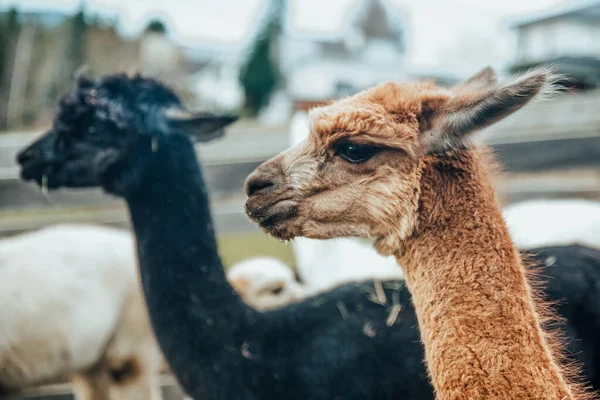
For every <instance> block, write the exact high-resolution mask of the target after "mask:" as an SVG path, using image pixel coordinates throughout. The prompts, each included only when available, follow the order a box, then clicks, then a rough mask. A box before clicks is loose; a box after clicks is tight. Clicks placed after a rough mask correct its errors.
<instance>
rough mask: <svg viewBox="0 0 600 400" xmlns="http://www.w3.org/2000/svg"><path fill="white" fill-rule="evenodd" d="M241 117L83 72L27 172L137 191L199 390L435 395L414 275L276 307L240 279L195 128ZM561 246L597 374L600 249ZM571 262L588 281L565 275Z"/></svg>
mask: <svg viewBox="0 0 600 400" xmlns="http://www.w3.org/2000/svg"><path fill="white" fill-rule="evenodd" d="M232 120H233V119H232V118H227V117H216V116H211V115H208V114H188V113H186V112H185V110H184V109H183V108H182V106H181V103H180V102H179V100H178V99H177V97H176V96H175V95H174V94H173V93H172V92H171V91H170V90H168V89H167V88H165V87H164V86H162V85H161V84H160V83H158V82H156V81H153V80H149V79H144V78H140V77H136V78H127V77H125V76H122V75H116V76H109V77H106V78H104V79H102V80H100V81H99V82H92V81H87V80H80V81H79V82H78V86H77V88H76V89H75V90H73V91H72V92H71V93H70V94H69V95H67V96H66V97H65V98H63V100H62V101H61V104H60V107H59V111H58V115H57V117H56V119H55V122H54V125H53V127H52V129H51V130H50V131H49V132H48V133H47V134H46V135H45V136H44V137H42V138H41V139H39V140H38V141H37V142H35V143H34V144H32V145H31V146H30V147H29V148H27V149H25V150H24V151H23V152H21V153H20V155H19V163H20V164H21V165H22V166H23V170H22V176H23V178H24V179H26V180H35V181H37V182H38V184H42V182H43V183H44V184H46V185H48V187H49V188H56V187H61V186H65V187H76V186H102V187H103V188H104V189H105V190H106V191H108V192H110V193H113V194H115V195H117V196H121V197H123V198H124V199H125V200H126V201H127V204H128V206H129V209H130V213H131V218H132V221H133V226H134V230H135V234H136V237H137V240H138V252H139V259H140V267H141V271H142V280H143V283H144V291H145V294H146V298H147V302H148V306H149V310H150V316H151V320H152V323H153V326H154V329H155V332H156V335H157V338H158V341H159V343H160V345H161V347H162V350H163V351H164V353H165V356H166V358H167V360H168V362H169V364H170V366H171V368H172V370H173V372H174V373H175V375H176V376H177V378H178V380H179V382H180V383H181V384H182V386H183V387H184V389H185V391H186V392H187V393H188V394H190V395H191V396H193V397H194V398H197V399H280V398H287V399H328V400H330V399H336V398H337V399H390V398H407V399H432V398H433V392H432V388H431V387H430V385H429V383H428V379H427V376H426V370H425V368H424V365H423V362H422V358H423V354H422V347H421V345H420V343H419V336H418V331H417V321H416V319H415V315H414V312H413V309H412V306H411V304H410V298H409V294H408V291H407V290H406V289H405V287H404V286H403V284H402V282H399V281H390V282H383V283H381V284H379V283H375V282H365V283H362V284H349V285H345V286H342V287H340V288H338V289H335V290H332V291H330V292H328V293H324V294H322V295H320V296H316V297H313V298H311V299H308V300H305V301H302V302H299V303H296V304H292V305H290V306H288V307H285V308H282V309H280V310H276V311H270V312H265V313H260V312H257V311H255V310H253V309H252V308H250V307H248V306H246V305H245V304H244V303H243V302H242V301H241V299H240V298H239V297H238V296H237V295H236V294H235V292H234V291H233V289H232V288H231V287H230V286H229V284H228V283H227V281H226V279H225V275H224V273H223V269H222V265H221V261H220V259H219V255H218V252H217V247H216V242H215V236H214V232H213V228H212V220H211V217H210V210H209V204H208V197H207V193H206V188H205V184H204V181H203V178H202V174H201V171H200V168H199V166H198V162H197V160H196V155H195V153H194V150H193V146H192V143H191V141H190V140H189V138H188V136H191V137H195V138H196V139H197V140H206V139H208V138H211V137H214V136H215V135H216V134H215V133H214V132H222V131H220V130H221V128H222V127H224V126H225V125H227V124H228V123H230V122H232ZM549 254H550V255H554V257H556V261H555V263H554V264H553V266H552V267H548V269H547V270H544V271H543V272H544V274H545V275H550V291H549V293H550V297H551V298H552V299H563V298H566V299H567V301H566V302H563V304H569V305H570V306H572V307H571V308H569V307H567V308H561V311H562V312H563V316H564V317H565V318H567V320H568V324H567V325H568V326H567V331H568V332H569V333H571V334H572V336H571V337H572V338H576V339H577V340H571V341H570V342H569V348H572V349H574V350H575V351H577V350H582V351H583V353H576V354H577V357H579V358H581V359H583V360H584V361H585V372H586V373H588V376H589V377H590V378H591V379H595V381H594V382H596V381H597V374H598V364H599V362H600V361H599V354H600V353H599V352H598V350H597V347H598V346H597V345H596V344H595V341H596V338H597V337H598V336H597V335H596V332H599V331H600V327H598V321H600V315H598V307H597V305H598V304H599V303H598V294H597V293H599V291H600V288H598V285H599V282H600V279H599V276H600V252H597V251H593V250H589V249H585V248H578V247H574V246H568V247H565V248H549V249H545V250H544V252H543V253H541V254H540V255H537V256H535V257H537V260H541V261H547V259H548V257H550V255H549ZM569 264H572V265H569ZM561 265H564V268H561ZM569 269H570V270H571V271H583V272H582V273H584V274H585V276H586V279H583V281H585V282H582V279H574V278H573V279H571V280H570V281H569V282H571V284H569V285H562V280H563V279H566V277H568V276H569V274H570V272H568V270H569ZM563 270H564V271H563ZM575 275H577V274H575ZM555 276H556V277H557V279H553V277H555ZM590 282H591V283H590ZM594 282H595V283H594ZM583 283H586V284H587V286H585V288H584V285H583ZM594 285H595V287H594ZM594 296H595V297H594ZM588 301H596V303H595V304H596V306H594V307H591V306H589V304H586V302H588ZM575 304H576V306H575ZM396 312H398V313H397V315H396ZM588 327H589V328H588ZM578 346H579V347H578ZM574 354H575V352H574ZM596 383H597V382H596ZM596 387H598V386H596Z"/></svg>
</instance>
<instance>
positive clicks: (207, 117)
mask: <svg viewBox="0 0 600 400" xmlns="http://www.w3.org/2000/svg"><path fill="white" fill-rule="evenodd" d="M165 116H166V117H167V121H168V125H169V127H170V128H172V129H176V130H180V131H183V132H184V133H185V134H187V135H189V136H190V137H191V138H192V139H193V140H194V141H196V142H208V141H209V140H213V139H216V138H218V137H221V136H223V135H224V134H225V131H224V129H223V128H224V127H226V126H227V125H229V124H231V123H233V122H235V121H236V120H237V119H238V117H236V116H233V115H216V114H211V113H205V112H197V113H193V112H188V111H185V110H181V109H169V110H167V111H166V112H165Z"/></svg>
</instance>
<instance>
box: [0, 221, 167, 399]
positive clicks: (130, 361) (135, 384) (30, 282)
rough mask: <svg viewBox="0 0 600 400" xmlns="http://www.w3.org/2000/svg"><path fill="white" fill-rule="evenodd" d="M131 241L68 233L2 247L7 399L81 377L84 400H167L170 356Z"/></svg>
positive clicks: (86, 231) (0, 353) (104, 232)
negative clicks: (164, 374) (161, 381)
mask: <svg viewBox="0 0 600 400" xmlns="http://www.w3.org/2000/svg"><path fill="white" fill-rule="evenodd" d="M133 249H134V246H133V239H132V237H131V235H130V234H129V233H128V232H125V231H122V230H118V229H112V228H106V227H99V226H85V225H59V226H54V227H50V228H46V229H42V230H40V231H37V232H32V233H27V234H23V235H19V236H16V237H12V238H7V239H4V240H2V241H1V242H0V389H2V390H4V391H11V390H19V389H22V388H24V387H27V386H31V385H35V384H39V383H44V382H49V381H53V380H56V379H60V378H63V377H69V376H73V381H74V383H75V387H76V392H77V393H78V396H79V398H84V399H94V400H96V399H98V400H100V399H109V398H110V399H127V400H134V399H135V400H137V399H140V400H141V399H159V398H160V397H161V395H160V391H159V387H158V378H157V374H158V373H159V370H160V368H161V366H162V356H161V354H160V351H159V350H158V346H157V344H156V343H155V341H154V336H153V333H152V330H151V329H150V324H149V321H148V316H147V312H146V307H145V304H144V301H143V297H142V293H141V288H140V286H139V284H138V278H137V273H136V271H137V269H136V259H135V255H134V251H133Z"/></svg>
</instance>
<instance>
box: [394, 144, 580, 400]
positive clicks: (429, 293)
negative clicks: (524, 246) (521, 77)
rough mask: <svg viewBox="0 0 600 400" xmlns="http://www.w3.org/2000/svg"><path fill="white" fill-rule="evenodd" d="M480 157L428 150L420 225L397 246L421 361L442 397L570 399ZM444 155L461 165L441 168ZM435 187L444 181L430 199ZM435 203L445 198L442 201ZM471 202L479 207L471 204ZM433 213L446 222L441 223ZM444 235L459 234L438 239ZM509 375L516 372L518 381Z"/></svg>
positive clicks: (423, 177)
mask: <svg viewBox="0 0 600 400" xmlns="http://www.w3.org/2000/svg"><path fill="white" fill-rule="evenodd" d="M481 157H482V155H481V153H480V152H479V151H477V150H470V151H462V152H457V153H456V154H455V155H451V156H447V157H446V158H444V159H438V158H437V157H435V156H432V157H431V159H427V161H426V164H425V165H424V167H423V172H422V177H421V179H422V182H423V183H424V184H423V185H422V187H421V190H422V192H421V213H420V219H419V221H418V222H417V225H418V226H419V228H418V229H419V231H418V234H416V235H414V236H413V237H411V238H409V239H406V240H405V242H404V246H403V251H402V252H401V253H396V255H397V258H398V261H399V262H400V263H401V264H402V265H403V266H404V269H405V273H406V282H407V285H408V288H409V290H410V291H411V294H412V299H413V302H414V304H415V308H416V309H417V310H418V312H417V315H418V318H419V326H420V328H421V335H422V338H423V341H424V342H426V343H429V344H430V346H428V347H426V351H425V354H426V359H427V365H428V367H429V369H430V371H431V373H432V375H433V376H435V377H436V383H437V385H438V387H443V388H444V394H443V395H442V396H439V397H440V399H455V398H461V396H464V397H465V398H495V399H502V398H508V397H506V396H507V393H510V398H523V399H554V398H555V399H563V398H572V397H573V393H571V392H570V390H569V388H568V386H567V385H566V384H565V382H564V380H563V377H562V375H561V373H560V369H559V366H558V364H556V361H554V360H553V358H552V356H551V354H550V352H549V351H548V350H547V347H546V346H547V344H546V343H547V341H548V338H547V336H545V335H543V334H541V333H538V332H539V331H540V325H539V322H538V312H540V310H536V309H535V308H534V307H533V306H532V304H533V295H532V291H531V288H530V287H529V285H528V284H527V281H526V278H525V274H524V271H523V268H522V266H521V260H520V257H519V254H518V253H517V251H516V249H515V247H514V246H513V245H512V243H511V241H510V238H509V234H508V230H507V228H506V226H505V225H504V221H503V220H502V216H501V214H500V209H499V207H498V206H497V205H496V203H495V202H494V198H493V196H490V195H489V193H490V192H491V186H490V184H489V182H488V180H487V172H486V171H485V169H484V168H482V167H480V165H481V161H480V158H481ZM448 158H449V159H450V161H447V160H448ZM448 163H451V164H452V165H453V167H452V168H456V169H458V170H459V171H460V173H457V174H456V175H451V173H452V172H450V173H448V172H447V171H448V167H447V165H448ZM451 171H452V170H451ZM472 182H477V184H473V183H472ZM440 187H444V188H445V189H446V190H445V191H444V192H443V193H442V194H441V196H442V197H441V198H436V197H435V196H439V195H440V194H439V190H438V188H440ZM446 194H447V195H446ZM438 202H444V204H445V207H444V209H441V208H440V207H438V206H437V205H438ZM475 209H476V210H478V213H477V214H473V213H472V211H471V210H475ZM436 221H444V222H445V223H444V225H443V226H441V227H440V226H438V225H437V224H436ZM473 226H477V227H478V229H477V230H474V229H472V228H470V227H473ZM447 237H461V241H460V242H456V241H453V242H447V243H445V245H444V244H442V243H444V240H443V238H447ZM386 251H388V252H389V251H392V250H391V249H386ZM458 293H460V296H459V295H458ZM439 299H443V300H442V301H440V300H439ZM440 315H444V316H446V317H445V318H440V317H439V316H440ZM439 332H446V334H445V335H440V334H439ZM520 332H528V333H527V334H525V335H523V334H520ZM540 365H549V366H550V368H546V369H540V368H539V366H540ZM461 374H464V375H461ZM464 376H468V377H470V379H466V380H465V378H463V377H464ZM484 376H485V377H486V378H485V380H481V377H484ZM506 376H510V377H516V376H519V385H520V386H519V387H515V386H514V383H513V382H511V380H507V379H506ZM538 382H539V383H541V382H545V384H543V385H541V384H538ZM463 385H466V387H467V388H468V389H465V386H463Z"/></svg>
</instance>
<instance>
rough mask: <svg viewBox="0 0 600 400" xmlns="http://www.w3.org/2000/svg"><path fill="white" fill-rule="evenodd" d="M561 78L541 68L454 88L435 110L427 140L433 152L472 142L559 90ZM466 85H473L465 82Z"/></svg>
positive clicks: (424, 137) (427, 144) (425, 138)
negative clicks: (497, 82) (492, 82)
mask: <svg viewBox="0 0 600 400" xmlns="http://www.w3.org/2000/svg"><path fill="white" fill-rule="evenodd" d="M556 81H557V77H556V75H554V74H553V73H552V72H551V71H550V70H547V69H537V70H532V71H530V72H529V73H527V74H525V75H522V76H520V77H517V78H516V79H515V80H513V81H511V82H508V83H505V84H501V85H492V86H489V87H487V88H481V87H479V88H478V89H474V90H473V89H471V90H460V91H458V93H454V92H453V91H450V96H449V97H448V100H447V102H446V103H445V104H444V105H443V106H442V107H438V109H437V110H435V112H434V113H432V117H431V122H430V123H429V124H428V126H429V129H428V130H423V131H422V133H423V141H424V143H425V144H426V146H427V147H428V148H429V149H430V151H439V150H443V149H446V148H450V147H464V146H467V145H468V144H469V139H470V137H471V136H472V134H473V133H475V132H477V131H480V130H482V129H485V128H487V127H489V126H490V125H492V124H494V123H496V122H498V121H500V120H502V119H504V118H506V117H508V116H509V115H511V114H512V113H514V112H515V111H517V110H519V109H520V108H522V107H523V106H524V105H526V104H527V103H529V102H530V101H531V100H532V99H533V98H535V97H536V96H538V95H540V94H545V93H549V92H556V91H558V90H557V86H556ZM464 87H465V88H467V89H468V87H469V84H467V82H465V86H464Z"/></svg>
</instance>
